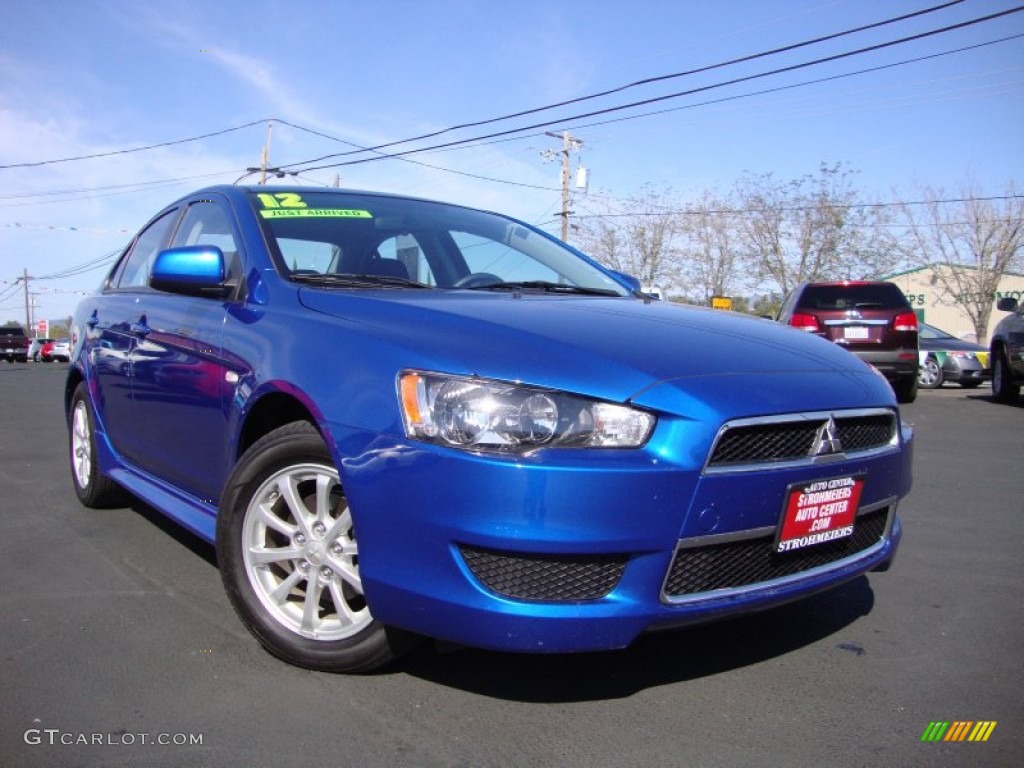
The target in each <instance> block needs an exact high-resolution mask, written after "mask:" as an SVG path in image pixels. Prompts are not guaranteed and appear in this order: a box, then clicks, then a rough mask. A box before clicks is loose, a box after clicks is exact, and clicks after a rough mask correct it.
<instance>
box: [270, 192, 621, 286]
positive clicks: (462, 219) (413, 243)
mask: <svg viewBox="0 0 1024 768" xmlns="http://www.w3.org/2000/svg"><path fill="white" fill-rule="evenodd" d="M252 200H253V205H254V206H255V208H256V210H257V214H258V216H259V220H260V224H261V226H262V227H263V229H264V233H265V234H266V236H267V241H268V243H269V244H270V246H271V250H272V254H273V255H274V257H275V262H276V263H277V264H278V266H279V268H282V269H283V270H285V271H314V272H331V273H340V274H354V275H380V276H388V277H396V278H405V277H408V278H411V279H413V280H415V281H417V282H419V283H422V284H425V285H431V286H438V287H440V288H451V287H460V281H461V280H463V279H464V278H465V277H467V276H468V275H471V274H479V273H481V272H485V273H488V274H490V275H493V276H494V278H495V279H493V280H491V283H492V284H493V283H500V282H502V281H505V282H513V283H516V282H530V281H542V282H545V283H556V284H564V285H576V286H580V287H586V288H593V289H599V290H602V291H609V290H610V291H612V293H613V294H617V295H625V294H626V291H625V290H624V289H623V288H622V287H621V286H619V285H617V283H616V282H615V281H614V280H613V279H612V278H611V277H609V276H608V275H606V274H604V273H603V272H601V271H600V270H599V269H598V268H596V267H595V266H593V265H592V264H590V263H588V262H587V261H586V260H585V259H581V258H580V257H579V255H578V254H576V253H574V252H573V251H572V250H570V249H569V248H567V247H566V246H565V245H564V244H562V243H560V242H559V241H557V240H555V239H553V238H551V237H548V236H547V235H546V234H545V233H543V232H541V231H538V230H534V229H531V228H530V227H528V226H526V225H523V224H521V223H518V222H515V221H513V220H510V219H507V218H505V217H502V216H498V215H495V214H488V213H485V212H481V211H472V210H469V209H463V208H459V207H458V206H449V205H446V204H443V203H431V202H426V201H417V200H408V199H399V198H391V197H388V196H376V195H363V194H360V193H343V194H342V193H326V192H316V191H310V192H306V191H302V192H260V193H254V194H253V196H252ZM331 248H333V249H334V250H333V252H331V253H330V258H328V251H329V249H331ZM325 263H326V266H325Z"/></svg>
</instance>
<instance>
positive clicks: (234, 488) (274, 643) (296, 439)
mask: <svg viewBox="0 0 1024 768" xmlns="http://www.w3.org/2000/svg"><path fill="white" fill-rule="evenodd" d="M303 464H306V465H308V464H318V465H321V466H324V467H333V466H334V465H333V461H332V459H331V456H330V454H329V453H328V451H327V449H326V447H325V446H324V443H323V440H322V439H321V437H320V435H319V434H318V433H317V432H316V430H315V429H314V428H313V427H312V426H311V425H310V424H307V423H305V422H301V423H295V424H289V425H287V426H285V427H281V428H279V429H277V430H275V431H273V432H271V433H269V434H268V435H266V436H265V437H263V438H262V439H260V440H259V441H257V442H256V443H255V444H254V445H253V446H252V447H251V448H250V449H249V450H248V451H247V452H246V453H245V455H244V456H243V457H242V459H241V460H240V461H239V463H238V465H237V466H236V468H235V470H234V471H233V472H232V474H231V476H230V477H229V478H228V482H227V484H226V486H225V492H224V494H223V497H222V500H221V505H220V511H219V513H218V517H217V542H216V544H217V561H218V565H219V567H220V572H221V578H222V580H223V582H224V588H225V590H226V591H227V593H228V597H229V598H230V600H231V603H232V605H233V606H234V608H235V610H236V612H237V613H238V615H239V617H240V618H241V619H242V622H243V623H244V624H245V625H246V627H248V629H249V630H250V631H251V632H252V633H253V634H254V635H255V636H256V638H257V639H258V640H259V641H260V643H261V644H262V645H263V646H264V647H265V648H266V649H267V650H268V651H270V652H271V653H273V654H274V655H275V656H277V657H279V658H281V659H283V660H285V661H287V662H289V663H291V664H295V665H297V666H300V667H305V668H308V669H316V670H322V671H331V672H365V671H369V670H371V669H374V668H376V667H379V666H382V665H383V664H386V663H387V662H389V661H391V660H392V659H393V658H395V656H396V655H397V652H398V648H399V646H400V645H402V641H403V636H402V633H399V632H395V631H393V630H390V629H388V628H386V627H384V626H383V625H382V624H381V623H380V622H378V621H376V620H373V621H372V622H371V623H370V624H369V625H368V626H366V627H365V628H364V629H362V630H360V631H359V632H357V633H356V634H354V635H352V636H351V637H347V638H343V639H339V640H330V641H326V640H316V639H312V638H308V637H304V636H302V635H299V634H298V633H297V632H295V631H294V630H292V629H290V628H288V627H286V626H284V625H283V624H281V623H280V622H279V621H278V620H277V619H276V618H274V617H273V616H272V615H271V613H270V612H269V611H268V610H267V609H266V608H265V607H264V605H263V603H262V602H261V601H260V598H259V596H258V595H257V594H256V592H255V589H254V587H253V585H252V583H251V581H250V579H249V574H248V573H247V569H246V564H245V559H244V554H243V550H244V547H245V546H246V542H245V535H244V527H245V516H246V512H247V510H248V509H249V505H250V502H251V501H252V500H253V498H254V496H255V495H256V493H257V491H258V490H259V488H260V487H261V486H262V485H263V483H264V481H265V480H267V478H269V477H271V476H272V475H274V474H275V473H277V472H280V471H282V470H285V469H287V468H289V467H293V466H298V465H303Z"/></svg>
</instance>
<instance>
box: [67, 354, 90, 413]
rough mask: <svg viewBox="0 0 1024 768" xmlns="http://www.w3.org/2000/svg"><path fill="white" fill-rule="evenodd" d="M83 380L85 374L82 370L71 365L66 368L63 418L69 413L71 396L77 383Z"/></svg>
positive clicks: (76, 387) (73, 394)
mask: <svg viewBox="0 0 1024 768" xmlns="http://www.w3.org/2000/svg"><path fill="white" fill-rule="evenodd" d="M83 381H85V376H83V375H82V372H81V371H80V370H78V368H75V367H74V366H72V367H71V368H70V369H69V370H68V378H67V381H66V382H64V416H65V418H67V417H69V416H70V415H71V398H73V397H74V396H75V390H76V389H78V385H79V384H81V383H82V382H83Z"/></svg>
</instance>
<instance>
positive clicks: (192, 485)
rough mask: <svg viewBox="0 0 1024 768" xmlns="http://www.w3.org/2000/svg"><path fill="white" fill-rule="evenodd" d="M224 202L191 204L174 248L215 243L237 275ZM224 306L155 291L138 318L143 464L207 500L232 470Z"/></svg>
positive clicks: (136, 400) (136, 383)
mask: <svg viewBox="0 0 1024 768" xmlns="http://www.w3.org/2000/svg"><path fill="white" fill-rule="evenodd" d="M238 242H239V238H238V237H237V236H236V234H235V231H234V227H233V224H232V217H231V215H230V212H229V209H228V207H227V205H226V203H224V202H223V201H220V200H212V199H199V200H192V201H190V202H189V203H188V205H187V207H186V209H185V211H184V213H183V215H182V217H181V222H180V224H179V225H178V227H177V229H176V232H175V234H174V236H173V238H172V240H171V243H170V246H171V247H177V246H185V245H212V246H217V247H219V248H220V249H221V251H223V252H224V255H225V257H226V260H227V261H228V263H229V265H234V266H233V268H234V269H235V270H238V269H239V267H238V262H239V260H240V258H241V256H240V254H239V253H238ZM226 306H227V305H226V302H225V301H224V300H223V299H220V298H214V297H197V296H185V295H179V294H171V293H162V292H160V291H150V292H149V293H148V294H146V296H145V300H144V301H143V302H140V304H139V306H138V307H137V316H136V317H135V318H133V322H134V328H135V329H136V334H137V343H136V345H135V348H134V350H133V352H132V364H133V372H134V375H133V379H132V397H133V407H134V421H135V429H136V430H137V433H138V440H139V441H140V443H142V444H144V445H145V446H146V449H145V451H144V452H141V453H140V454H139V455H138V456H137V463H138V466H139V467H140V468H141V469H143V470H145V471H147V472H149V473H151V474H153V475H155V476H156V477H158V478H160V479H162V480H165V481H167V482H169V483H171V484H172V485H174V486H176V487H178V488H180V489H181V490H183V491H185V492H186V493H188V494H190V495H192V496H194V497H196V498H199V499H201V500H203V501H206V502H209V503H216V502H217V500H218V497H219V494H220V489H221V485H222V484H223V481H224V477H225V475H226V471H227V469H226V468H227V465H228V457H227V442H228V441H227V428H228V424H227V411H226V409H225V382H226V376H227V372H228V369H227V367H226V366H225V364H224V360H223V355H222V334H223V328H224V316H225V311H226Z"/></svg>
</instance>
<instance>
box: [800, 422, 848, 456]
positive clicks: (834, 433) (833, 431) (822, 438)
mask: <svg viewBox="0 0 1024 768" xmlns="http://www.w3.org/2000/svg"><path fill="white" fill-rule="evenodd" d="M842 452H843V443H842V441H840V439H839V430H838V429H837V428H836V420H835V419H834V418H832V417H831V416H829V417H828V421H826V422H825V423H824V424H822V425H821V426H820V427H818V431H817V433H815V435H814V444H813V445H811V450H810V453H809V454H808V455H810V456H828V455H830V454H835V453H842Z"/></svg>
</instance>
